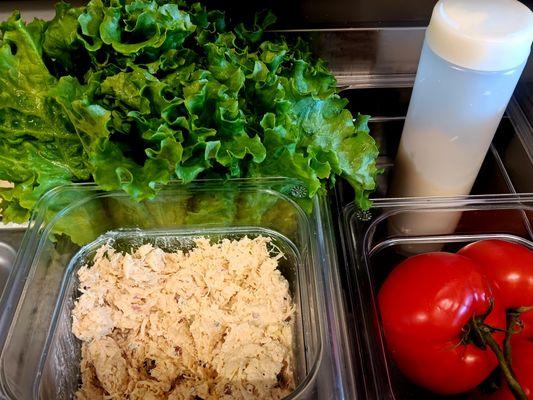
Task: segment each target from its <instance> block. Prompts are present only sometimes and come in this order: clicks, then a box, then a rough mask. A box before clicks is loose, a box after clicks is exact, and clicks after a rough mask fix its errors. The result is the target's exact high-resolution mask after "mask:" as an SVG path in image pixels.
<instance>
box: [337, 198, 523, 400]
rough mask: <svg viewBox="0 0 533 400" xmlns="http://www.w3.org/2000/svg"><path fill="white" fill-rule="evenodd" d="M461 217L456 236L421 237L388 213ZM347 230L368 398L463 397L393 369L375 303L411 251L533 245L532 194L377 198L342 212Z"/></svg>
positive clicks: (362, 389)
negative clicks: (396, 224)
mask: <svg viewBox="0 0 533 400" xmlns="http://www.w3.org/2000/svg"><path fill="white" fill-rule="evenodd" d="M445 213H450V214H456V213H459V214H460V220H459V223H458V225H457V228H456V229H455V232H454V233H448V232H445V231H444V232H442V233H440V232H435V233H434V234H432V235H418V236H417V235H416V234H409V233H405V232H403V233H399V232H393V233H391V232H392V231H391V230H390V229H388V225H389V222H390V219H391V218H397V217H400V218H401V217H406V218H412V217H416V218H425V217H428V218H430V217H431V216H432V214H438V215H443V214H445ZM343 221H344V228H345V233H346V241H345V243H344V247H345V255H346V257H347V260H346V263H347V265H348V269H349V270H350V271H349V273H350V274H351V280H352V282H353V285H352V286H351V288H350V292H351V296H352V299H353V303H354V308H353V312H354V316H353V323H354V324H355V329H354V331H355V332H356V342H357V346H358V348H357V349H356V354H358V355H359V359H358V360H357V361H358V365H357V370H356V375H357V376H359V377H363V383H362V384H359V385H358V390H359V393H358V395H359V397H360V398H364V399H380V400H382V399H398V400H399V399H401V400H409V399H417V400H418V399H424V400H427V399H433V398H436V399H445V398H453V399H463V398H464V399H466V398H467V396H466V395H465V396H462V395H459V396H454V397H443V396H437V395H434V394H432V393H430V392H428V391H425V390H424V389H421V388H420V387H418V386H416V385H414V384H412V383H411V382H410V381H409V380H407V379H406V378H405V377H404V376H403V375H402V373H401V372H400V371H399V370H398V369H397V368H396V367H395V365H394V362H393V361H392V359H391V358H390V357H389V354H388V352H387V349H386V345H385V342H384V338H383V332H382V327H381V323H380V316H379V310H378V307H377V299H376V296H377V293H378V290H379V288H380V286H381V284H382V283H383V281H384V280H385V278H386V277H387V275H388V274H389V273H390V272H391V271H392V270H393V269H394V268H395V267H396V266H397V265H398V264H399V263H400V262H401V261H403V260H404V259H405V258H406V257H407V255H406V251H405V249H406V248H408V249H409V250H410V251H408V252H407V253H408V254H411V253H420V252H423V251H426V250H427V249H428V248H434V247H438V248H442V250H443V251H450V252H455V251H457V250H459V249H460V248H461V247H462V246H464V245H466V244H468V243H471V242H474V241H477V240H482V239H502V240H507V241H511V242H517V243H521V244H524V245H526V246H529V247H530V248H532V249H533V230H532V225H533V194H527V195H493V196H468V197H454V198H411V199H403V200H402V199H381V200H375V201H374V205H373V207H372V209H371V210H370V212H369V213H361V212H359V211H357V209H356V208H355V207H354V206H353V205H349V206H347V207H346V208H345V209H344V210H343Z"/></svg>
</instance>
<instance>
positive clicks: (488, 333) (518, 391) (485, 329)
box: [472, 318, 527, 400]
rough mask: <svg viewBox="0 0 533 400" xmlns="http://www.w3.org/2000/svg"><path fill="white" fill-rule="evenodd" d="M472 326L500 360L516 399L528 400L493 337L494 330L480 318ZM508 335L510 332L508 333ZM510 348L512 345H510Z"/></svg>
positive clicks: (473, 320)
mask: <svg viewBox="0 0 533 400" xmlns="http://www.w3.org/2000/svg"><path fill="white" fill-rule="evenodd" d="M472 325H473V327H474V329H475V331H476V333H477V334H478V335H479V336H480V338H482V340H483V343H485V344H486V345H487V346H488V347H489V348H490V349H491V350H492V352H493V353H494V355H495V356H496V358H497V359H498V363H499V364H500V368H501V370H502V372H503V376H504V377H505V380H506V381H507V384H508V385H509V389H511V392H512V393H513V395H514V397H515V398H516V399H517V400H527V396H526V394H525V393H524V389H522V386H520V383H519V382H518V380H517V379H516V376H515V374H514V372H513V370H512V368H511V364H510V363H509V362H508V361H507V360H506V357H505V355H504V353H503V351H502V349H501V347H500V346H499V345H498V343H497V342H496V340H495V339H494V338H493V337H492V333H493V328H492V327H491V326H489V325H487V324H485V323H484V322H483V320H480V319H478V318H472ZM507 332H508V333H507V334H508V335H509V336H510V334H509V331H507ZM509 348H510V345H509ZM509 358H510V350H509Z"/></svg>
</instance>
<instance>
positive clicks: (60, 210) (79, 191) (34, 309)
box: [0, 178, 354, 400]
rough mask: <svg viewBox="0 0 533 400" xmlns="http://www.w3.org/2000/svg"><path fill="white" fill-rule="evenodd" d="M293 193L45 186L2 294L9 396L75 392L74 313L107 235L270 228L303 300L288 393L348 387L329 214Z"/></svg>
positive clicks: (117, 238) (171, 237) (248, 188)
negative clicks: (137, 192) (147, 195)
mask: <svg viewBox="0 0 533 400" xmlns="http://www.w3.org/2000/svg"><path fill="white" fill-rule="evenodd" d="M297 192H298V183H297V182H296V181H293V180H289V179H284V178H279V179H263V180H239V181H226V182H222V181H203V182H197V183H194V184H190V185H181V184H171V185H169V186H168V187H166V188H164V189H163V190H162V191H161V193H160V194H159V195H158V196H157V198H156V199H155V200H152V201H144V202H141V203H136V202H134V201H132V200H130V198H129V197H128V195H126V194H124V193H122V192H101V191H99V190H98V189H97V188H96V187H95V186H93V185H74V186H66V187H61V188H58V189H56V190H54V191H52V192H50V193H48V194H47V195H46V196H45V197H44V198H43V199H42V200H41V201H40V203H39V204H38V206H37V208H36V210H35V212H34V215H33V217H32V220H31V222H30V229H29V231H28V233H27V234H26V236H25V237H24V240H23V244H22V247H21V250H20V252H19V255H18V258H17V260H16V262H15V268H14V272H13V273H12V274H11V276H10V278H9V282H8V287H10V288H11V290H10V291H9V293H7V294H6V295H5V296H4V297H3V298H2V302H1V304H0V307H1V312H2V313H1V317H0V324H1V328H2V329H0V332H1V336H0V344H1V346H2V348H1V355H0V383H1V387H2V391H3V395H4V396H5V397H7V398H9V399H24V400H26V399H57V400H59V399H69V398H71V397H72V395H73V393H74V392H75V390H76V389H77V387H78V385H79V360H80V343H79V341H78V340H77V339H76V338H75V337H74V336H73V334H72V333H71V323H72V319H71V316H70V313H71V310H72V307H73V305H74V300H75V299H76V297H77V296H78V295H79V293H77V290H76V287H77V275H76V271H77V270H78V268H80V267H81V266H82V265H83V264H84V263H85V262H87V261H88V260H90V259H91V257H92V256H93V254H94V251H95V250H96V248H97V247H99V246H100V245H101V244H102V243H104V242H105V241H106V240H108V239H112V240H113V241H114V242H115V245H116V246H118V248H129V247H131V246H133V247H136V246H137V245H140V244H142V243H145V242H152V243H156V244H158V245H159V246H161V247H164V248H166V249H172V250H177V249H187V248H190V246H191V240H192V239H193V238H195V237H199V236H206V237H209V238H211V239H213V240H215V241H216V240H218V239H220V238H223V237H233V238H237V237H242V236H244V235H248V236H252V237H253V236H257V235H265V236H269V237H271V238H272V240H273V242H274V244H275V245H276V246H278V247H279V248H280V249H281V250H282V251H283V252H284V253H285V254H286V259H285V260H284V262H283V263H281V266H280V269H281V271H282V273H283V274H284V276H285V277H286V278H287V280H288V281H289V283H290V289H291V291H292V295H293V299H294V302H295V305H296V322H295V344H294V352H295V365H296V369H297V371H296V380H297V382H296V384H297V389H296V390H295V391H294V392H293V393H292V394H291V395H290V396H288V397H287V398H289V399H304V398H317V397H318V398H340V397H346V398H352V394H353V390H354V387H353V384H352V383H351V381H350V380H351V374H350V373H347V372H346V368H350V367H349V363H346V362H345V360H344V359H343V356H342V355H343V354H344V353H345V351H344V350H343V349H344V346H345V345H346V339H345V328H343V327H344V320H343V318H344V312H343V310H342V309H341V307H342V303H341V301H340V300H339V297H338V296H339V295H340V289H339V288H338V283H339V282H338V279H335V276H336V272H334V271H332V269H331V268H330V265H329V264H328V261H327V257H326V256H325V254H326V253H327V251H328V250H327V248H329V246H331V232H329V229H330V228H329V219H328V218H329V215H328V213H327V208H326V207H325V205H324V203H323V201H324V199H322V198H316V199H315V200H314V201H313V202H312V204H310V205H311V207H312V213H311V214H309V213H306V212H304V210H303V209H302V208H301V207H300V206H299V205H298V204H297V203H296V202H294V201H293V200H291V199H290V198H289V196H287V195H286V194H288V193H292V194H294V193H297ZM324 210H326V212H325V214H324ZM207 211H209V212H207ZM324 218H325V219H324ZM73 221H74V223H75V226H72V223H73ZM59 228H60V229H62V230H63V231H65V230H68V231H69V232H73V236H72V237H73V240H74V241H75V242H76V243H77V244H75V243H73V242H72V241H71V240H70V239H69V238H68V237H67V236H65V235H55V234H54V233H53V232H54V230H55V229H59ZM73 228H74V229H73ZM332 272H333V273H332ZM346 365H348V366H346Z"/></svg>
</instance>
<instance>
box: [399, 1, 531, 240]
mask: <svg viewBox="0 0 533 400" xmlns="http://www.w3.org/2000/svg"><path fill="white" fill-rule="evenodd" d="M532 39H533V13H532V12H531V10H529V8H528V7H526V6H525V5H523V4H521V3H520V2H518V1H516V0H440V1H439V2H438V3H437V4H436V5H435V8H434V9H433V14H432V17H431V21H430V23H429V26H428V28H427V31H426V37H425V40H424V45H423V49H422V54H421V56H420V62H419V65H418V71H417V74H416V80H415V84H414V88H413V94H412V97H411V102H410V104H409V110H408V112H407V117H406V120H405V125H404V129H403V133H402V138H401V141H400V147H399V150H398V154H397V156H396V163H395V171H394V177H393V183H392V186H391V190H390V193H389V195H390V196H391V197H418V196H456V195H467V194H469V193H470V190H471V188H472V185H473V184H474V181H475V179H476V176H477V174H478V172H479V169H480V167H481V164H482V162H483V159H484V158H485V155H486V153H487V150H488V149H489V146H490V143H491V141H492V138H493V136H494V133H495V132H496V129H497V127H498V124H499V122H500V120H501V118H502V115H503V113H504V111H505V108H506V106H507V103H508V102H509V99H510V98H511V95H512V93H513V91H514V88H515V86H516V84H517V82H518V79H519V77H520V75H521V73H522V70H523V69H524V66H525V63H526V61H527V58H528V56H529V52H530V48H531V41H532ZM459 217H460V214H458V213H441V214H439V213H432V214H430V213H423V214H420V213H412V214H409V215H404V216H403V217H402V218H396V219H393V221H392V224H393V226H392V228H393V230H395V231H397V232H401V233H404V234H409V235H410V236H413V235H427V234H444V233H450V232H453V231H454V229H455V227H456V224H457V222H458V220H459Z"/></svg>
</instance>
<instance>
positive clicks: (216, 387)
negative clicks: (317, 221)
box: [72, 237, 295, 400]
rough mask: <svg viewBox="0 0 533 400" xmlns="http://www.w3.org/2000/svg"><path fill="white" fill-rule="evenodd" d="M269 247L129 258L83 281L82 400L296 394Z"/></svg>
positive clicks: (247, 242) (205, 247)
mask: <svg viewBox="0 0 533 400" xmlns="http://www.w3.org/2000/svg"><path fill="white" fill-rule="evenodd" d="M269 248H271V246H270V245H269V239H268V238H265V237H257V238H255V239H250V238H243V239H241V240H233V241H232V240H227V239H226V240H223V241H221V242H220V243H218V244H210V243H209V241H208V240H207V239H205V238H202V239H198V240H196V247H195V248H194V249H192V250H191V251H189V252H181V251H178V252H176V253H166V252H164V251H163V250H161V249H159V248H156V247H152V246H151V245H144V246H142V247H140V248H139V249H138V250H137V251H135V252H134V253H133V254H121V253H119V252H116V251H115V250H114V249H113V248H111V247H109V246H107V245H106V246H103V247H101V248H100V249H99V250H98V251H97V253H96V257H95V260H94V263H93V265H92V266H88V265H86V266H84V267H82V268H81V269H80V270H79V272H78V276H79V281H80V284H79V290H80V292H81V296H80V297H79V299H78V300H77V302H76V305H75V307H74V310H73V312H72V318H73V325H72V330H73V333H74V334H75V335H76V337H77V338H79V339H80V340H81V341H82V361H81V380H82V383H81V386H80V388H79V390H78V391H77V393H76V397H77V398H78V399H90V400H95V399H104V398H105V399H126V398H127V399H131V400H134V399H146V400H151V399H173V400H178V399H187V400H188V399H195V400H198V399H252V398H254V399H280V398H283V397H285V396H287V395H288V394H289V393H290V392H291V391H292V390H294V386H295V383H294V371H293V352H292V340H293V325H294V323H293V318H292V317H293V314H294V306H293V303H292V299H291V296H290V292H289V284H288V282H287V280H286V279H285V278H284V277H283V276H282V275H281V273H280V271H279V270H278V268H277V267H278V261H279V259H280V258H281V257H282V256H283V255H282V254H280V253H279V252H278V254H276V255H271V254H270V253H271V251H269Z"/></svg>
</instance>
